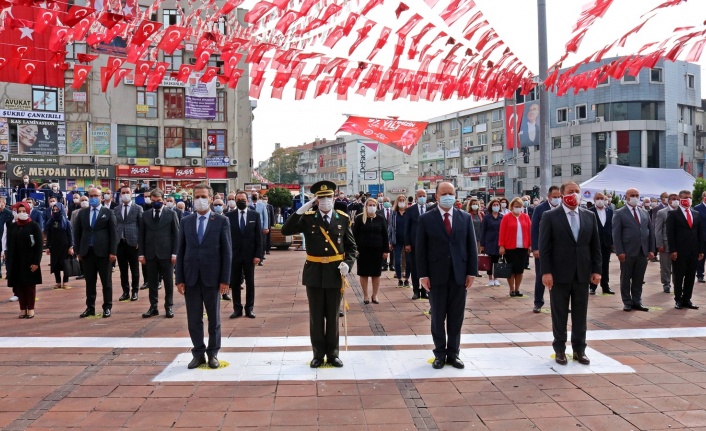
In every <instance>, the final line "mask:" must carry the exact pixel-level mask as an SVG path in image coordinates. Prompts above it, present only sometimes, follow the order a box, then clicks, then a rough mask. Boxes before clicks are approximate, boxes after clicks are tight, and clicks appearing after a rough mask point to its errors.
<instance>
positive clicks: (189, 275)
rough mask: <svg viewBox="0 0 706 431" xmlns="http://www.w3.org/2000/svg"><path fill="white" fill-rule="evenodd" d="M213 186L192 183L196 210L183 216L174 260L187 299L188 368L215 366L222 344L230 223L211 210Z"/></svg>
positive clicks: (181, 288) (179, 283)
mask: <svg viewBox="0 0 706 431" xmlns="http://www.w3.org/2000/svg"><path fill="white" fill-rule="evenodd" d="M212 202H213V189H212V188H211V187H209V186H207V185H205V184H199V185H197V186H195V187H194V209H195V210H196V212H195V213H193V214H191V215H189V216H187V217H184V218H183V219H182V224H181V228H180V229H179V241H178V244H179V245H178V248H177V261H176V283H177V290H179V293H181V294H182V295H184V298H185V299H186V320H187V322H188V326H189V336H190V337H191V343H192V344H193V345H194V348H193V349H192V350H191V353H192V354H193V355H194V359H193V360H192V361H191V362H189V365H188V368H189V369H193V368H196V367H198V366H200V365H202V364H205V363H206V358H205V357H204V353H205V354H206V355H207V356H208V366H209V367H210V368H218V366H219V365H220V363H219V362H218V357H217V355H218V351H219V350H220V348H221V312H220V307H219V305H220V300H221V295H222V294H224V293H227V292H228V289H229V288H230V260H231V257H232V247H231V244H230V226H229V223H228V219H227V218H226V217H225V216H222V215H218V214H215V213H213V212H212V211H211V203H212ZM204 306H205V308H206V314H208V346H206V345H205V344H204V341H203V310H204Z"/></svg>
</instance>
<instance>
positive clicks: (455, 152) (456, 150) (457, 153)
mask: <svg viewBox="0 0 706 431" xmlns="http://www.w3.org/2000/svg"><path fill="white" fill-rule="evenodd" d="M446 157H448V158H452V157H461V149H460V148H452V149H450V150H448V151H447V152H446Z"/></svg>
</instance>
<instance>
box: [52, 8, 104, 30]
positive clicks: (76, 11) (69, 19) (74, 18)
mask: <svg viewBox="0 0 706 431" xmlns="http://www.w3.org/2000/svg"><path fill="white" fill-rule="evenodd" d="M95 11H96V10H95V9H92V8H90V7H81V6H76V5H73V6H71V9H69V11H68V12H67V13H66V15H65V16H64V17H63V18H62V19H61V22H63V23H64V25H65V26H67V27H73V26H75V25H76V24H78V22H79V21H81V20H82V19H83V18H85V17H87V16H88V15H90V14H92V13H93V12H95Z"/></svg>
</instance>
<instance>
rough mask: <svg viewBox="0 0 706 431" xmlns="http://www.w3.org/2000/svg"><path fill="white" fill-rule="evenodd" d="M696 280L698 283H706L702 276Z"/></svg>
mask: <svg viewBox="0 0 706 431" xmlns="http://www.w3.org/2000/svg"><path fill="white" fill-rule="evenodd" d="M698 281H699V283H706V280H704V278H703V277H701V278H699V280H698Z"/></svg>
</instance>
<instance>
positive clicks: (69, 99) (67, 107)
mask: <svg viewBox="0 0 706 431" xmlns="http://www.w3.org/2000/svg"><path fill="white" fill-rule="evenodd" d="M73 83H74V80H73V78H66V83H65V87H64V112H66V113H67V114H68V113H85V112H88V81H87V80H86V81H84V82H83V84H81V87H80V88H79V89H78V90H74V89H73V88H71V85H72V84H73Z"/></svg>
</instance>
